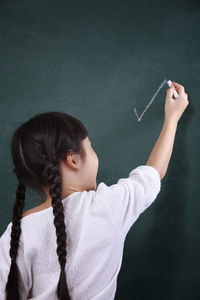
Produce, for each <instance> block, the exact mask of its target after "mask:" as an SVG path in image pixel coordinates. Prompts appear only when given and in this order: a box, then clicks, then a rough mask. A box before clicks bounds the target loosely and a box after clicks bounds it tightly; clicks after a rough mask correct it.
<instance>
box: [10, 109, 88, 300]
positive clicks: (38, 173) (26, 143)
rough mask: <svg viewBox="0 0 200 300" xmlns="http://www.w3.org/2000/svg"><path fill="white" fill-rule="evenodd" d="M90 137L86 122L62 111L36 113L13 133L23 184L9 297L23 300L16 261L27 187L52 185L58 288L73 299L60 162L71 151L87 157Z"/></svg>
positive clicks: (13, 232) (17, 168) (12, 245)
mask: <svg viewBox="0 0 200 300" xmlns="http://www.w3.org/2000/svg"><path fill="white" fill-rule="evenodd" d="M87 136H88V132H87V130H86V128H85V127H84V125H83V124H82V123H81V122H80V121H79V120H78V119H77V118H75V117H73V116H71V115H69V114H66V113H61V112H46V113H41V114H36V115H35V116H34V117H32V118H31V119H30V120H28V121H27V122H25V123H24V124H22V125H21V126H20V127H19V128H17V129H16V131H15V132H14V134H13V137H12V141H11V153H12V159H13V163H14V169H13V171H14V172H15V174H16V176H17V178H18V180H19V183H18V186H17V191H16V200H15V204H14V208H13V212H12V228H11V241H10V252H9V254H10V257H11V266H10V271H9V274H8V280H7V284H6V288H5V290H6V299H7V300H13V299H15V300H20V299H21V298H20V289H19V288H20V286H22V282H21V280H20V277H19V271H18V267H17V264H16V257H17V249H18V245H19V238H20V233H21V227H20V219H21V216H22V212H23V208H24V203H25V191H26V187H29V188H31V189H34V190H37V191H42V190H43V189H44V187H49V194H50V196H51V198H52V208H53V214H54V221H53V222H54V225H55V228H56V235H57V255H58V260H59V264H60V268H61V272H60V278H59V281H58V287H57V297H58V298H59V299H60V300H68V299H70V296H69V291H68V287H67V280H66V274H65V265H66V256H67V251H66V240H67V239H66V231H65V228H66V227H65V222H64V211H63V204H62V201H61V200H62V196H61V174H60V169H59V164H60V162H61V160H63V159H65V158H66V154H67V153H68V152H69V151H73V152H75V153H79V154H80V156H81V158H82V160H83V161H84V159H85V151H84V148H83V145H82V140H84V139H85V138H86V137H87Z"/></svg>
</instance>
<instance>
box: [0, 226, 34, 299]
mask: <svg viewBox="0 0 200 300" xmlns="http://www.w3.org/2000/svg"><path fill="white" fill-rule="evenodd" d="M11 226H12V223H9V225H8V226H7V228H6V230H5V231H4V233H3V234H2V236H1V237H0V262H1V263H0V299H1V300H6V293H5V288H6V283H7V279H8V274H9V271H10V266H11V258H10V255H9V251H10V237H11V236H10V234H11ZM16 263H17V266H18V270H19V274H20V277H21V279H22V283H23V287H24V289H23V290H21V296H22V299H26V298H27V295H28V290H29V289H28V274H27V271H26V266H25V262H24V251H23V243H22V239H20V241H19V247H18V254H17V259H16Z"/></svg>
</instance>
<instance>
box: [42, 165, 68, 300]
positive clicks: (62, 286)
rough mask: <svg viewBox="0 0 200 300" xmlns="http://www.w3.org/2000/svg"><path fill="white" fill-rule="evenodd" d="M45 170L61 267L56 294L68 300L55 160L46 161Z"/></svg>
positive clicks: (59, 181)
mask: <svg viewBox="0 0 200 300" xmlns="http://www.w3.org/2000/svg"><path fill="white" fill-rule="evenodd" d="M46 172H47V173H46V174H47V177H48V181H49V186H50V191H49V194H50V196H51V198H52V207H53V214H54V225H55V228H56V236H57V255H58V260H59V263H60V267H61V273H60V278H59V282H58V288H57V296H58V298H59V299H60V300H68V299H69V300H70V296H69V292H68V288H67V281H66V274H65V265H66V255H67V250H66V239H67V235H66V231H65V228H66V226H65V222H64V211H63V204H62V198H61V175H60V172H59V168H58V164H57V163H56V162H54V163H51V162H48V163H47V167H46Z"/></svg>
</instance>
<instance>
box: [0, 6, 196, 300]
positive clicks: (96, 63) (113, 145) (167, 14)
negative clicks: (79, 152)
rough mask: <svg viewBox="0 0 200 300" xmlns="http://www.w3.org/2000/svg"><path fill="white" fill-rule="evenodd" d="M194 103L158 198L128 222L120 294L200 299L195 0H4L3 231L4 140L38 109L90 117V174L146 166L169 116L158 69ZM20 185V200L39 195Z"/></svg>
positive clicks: (10, 182) (6, 193)
mask: <svg viewBox="0 0 200 300" xmlns="http://www.w3.org/2000/svg"><path fill="white" fill-rule="evenodd" d="M165 78H166V79H171V80H172V81H176V82H179V83H180V84H182V85H184V87H185V90H186V92H187V93H188V95H189V97H188V100H189V102H190V104H189V106H188V108H187V109H186V111H185V112H184V115H183V117H182V118H181V120H180V122H179V124H178V130H177V134H176V138H175V145H174V149H173V153H172V158H171V161H170V164H169V168H168V171H167V174H166V176H165V177H164V179H163V180H162V187H161V192H160V194H159V196H158V197H157V199H156V201H155V202H154V203H153V204H152V205H151V206H150V207H149V208H148V209H147V210H146V211H145V212H144V213H143V214H141V215H140V217H139V219H138V220H137V221H136V223H135V224H134V225H133V227H132V228H131V230H130V231H129V233H128V235H127V238H126V242H125V247H124V256H123V264H122V268H121V271H120V273H119V277H118V286H117V293H116V300H118V299H120V300H124V299H125V300H132V299H134V300H136V299H137V300H143V299H145V300H146V299H148V300H150V299H152V300H157V299H158V300H161V299H162V300H163V299H167V300H168V299H170V300H171V299H176V300H177V299H199V297H200V288H199V281H200V238H199V228H200V218H199V215H200V198H199V194H200V179H199V178H200V177H199V168H200V155H199V149H200V99H199V86H200V2H199V1H195V0H190V1H189V0H187V1H186V0H183V1H178V0H174V1H165V2H163V1H154V0H152V1H148V0H146V1H139V0H137V1H126V0H125V1H122V0H116V1H113V0H112V1H109V0H107V1H104V0H101V1H95V0H79V1H78V0H75V1H64V0H63V1H61V0H57V1H52V0H48V1H47V0H45V1H44V0H40V1H38V0H37V1H30V0H29V1H27V0H26V1H25V0H21V1H20V0H19V1H16V0H15V1H14V0H12V1H11V0H7V1H5V0H2V1H1V3H0V93H1V98H0V104H1V108H0V109H1V119H0V134H1V139H0V150H1V151H0V167H1V177H0V188H1V197H0V231H1V234H2V233H3V232H4V230H5V229H6V226H7V224H8V223H9V222H10V220H11V211H12V207H13V204H14V199H15V191H16V186H17V179H16V178H15V175H14V173H13V172H12V168H13V166H12V162H11V153H10V141H11V137H12V134H13V132H14V130H15V128H16V127H17V126H19V125H20V124H21V123H22V122H24V121H26V120H28V119H29V118H30V117H32V116H33V115H34V114H36V113H39V112H46V111H63V112H66V113H69V114H72V115H73V116H75V117H77V118H79V119H80V120H81V121H82V122H83V123H84V125H85V126H86V128H87V130H88V132H89V136H90V138H91V140H92V142H93V147H94V149H95V151H96V153H97V155H98V158H99V172H98V175H97V184H98V183H100V182H101V181H103V182H105V183H106V184H108V185H111V184H113V183H116V182H117V180H118V179H119V178H121V177H126V176H128V173H129V172H130V171H131V170H132V169H133V168H135V167H137V166H139V165H143V164H146V161H147V159H148V156H149V154H150V152H151V150H152V148H153V145H154V143H155V142H156V139H157V137H158V136H159V133H160V130H161V127H162V123H163V120H164V101H165V95H166V92H165V88H163V89H162V90H161V91H160V93H159V95H158V96H157V98H156V99H155V100H154V103H153V104H152V105H151V107H150V108H149V110H148V111H147V112H146V113H145V115H144V116H143V118H142V120H141V122H138V121H137V118H136V116H135V114H134V111H133V108H134V107H136V108H137V110H138V112H139V113H141V112H142V111H143V109H144V108H145V106H146V105H147V104H148V102H149V101H150V99H151V98H152V96H153V94H154V93H155V91H156V89H157V87H158V86H159V84H160V83H161V81H162V80H163V79H165ZM40 201H41V200H40V199H39V197H38V195H37V194H36V193H35V192H33V191H29V190H28V191H27V196H26V206H25V209H28V208H30V207H33V206H36V205H38V204H39V203H40Z"/></svg>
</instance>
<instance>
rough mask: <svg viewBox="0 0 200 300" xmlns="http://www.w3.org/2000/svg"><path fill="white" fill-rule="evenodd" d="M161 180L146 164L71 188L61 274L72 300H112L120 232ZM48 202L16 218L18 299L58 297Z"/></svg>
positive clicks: (0, 288) (0, 257)
mask: <svg viewBox="0 0 200 300" xmlns="http://www.w3.org/2000/svg"><path fill="white" fill-rule="evenodd" d="M160 187H161V180H160V176H159V173H158V171H157V170H156V169H155V168H153V167H150V166H146V165H145V166H139V167H137V168H135V169H133V170H132V171H131V172H130V173H129V176H128V177H127V178H120V179H119V180H118V182H117V183H116V184H113V185H111V186H107V185H106V184H105V183H103V182H101V183H99V185H98V186H97V189H96V191H95V190H90V191H83V192H74V193H73V194H70V195H69V196H68V197H66V198H65V199H63V200H62V202H63V207H64V215H65V224H66V233H67V263H66V268H65V270H66V275H67V284H68V289H69V294H70V296H71V299H72V300H89V299H92V300H113V299H114V297H115V293H116V288H117V277H118V273H119V271H120V268H121V263H122V257H123V248H124V241H125V237H126V235H127V233H128V231H129V229H130V228H131V226H132V225H133V223H134V222H135V221H136V220H137V218H138V217H139V215H140V214H141V213H142V212H143V211H144V210H145V209H146V208H147V207H148V206H149V205H151V203H152V202H153V201H154V200H155V199H156V197H157V195H158V193H159V192H160ZM53 218H54V216H53V212H52V207H49V208H46V209H44V210H42V211H39V212H35V213H32V214H30V215H27V216H25V217H23V218H22V219H21V235H20V240H19V248H18V255H17V259H16V262H17V265H18V268H19V272H20V274H21V276H22V280H23V284H24V287H25V291H24V292H23V296H22V300H24V299H34V300H36V299H37V300H47V299H48V300H58V298H57V296H56V289H57V285H58V280H59V276H60V265H59V261H58V256H57V253H56V248H57V243H56V231H55V226H54V224H53ZM11 226H12V223H9V224H8V226H7V228H6V230H5V231H4V233H3V235H2V236H1V237H0V299H1V300H5V293H4V290H5V285H6V282H7V276H8V273H9V270H10V263H11V259H10V256H9V249H10V233H11Z"/></svg>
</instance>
